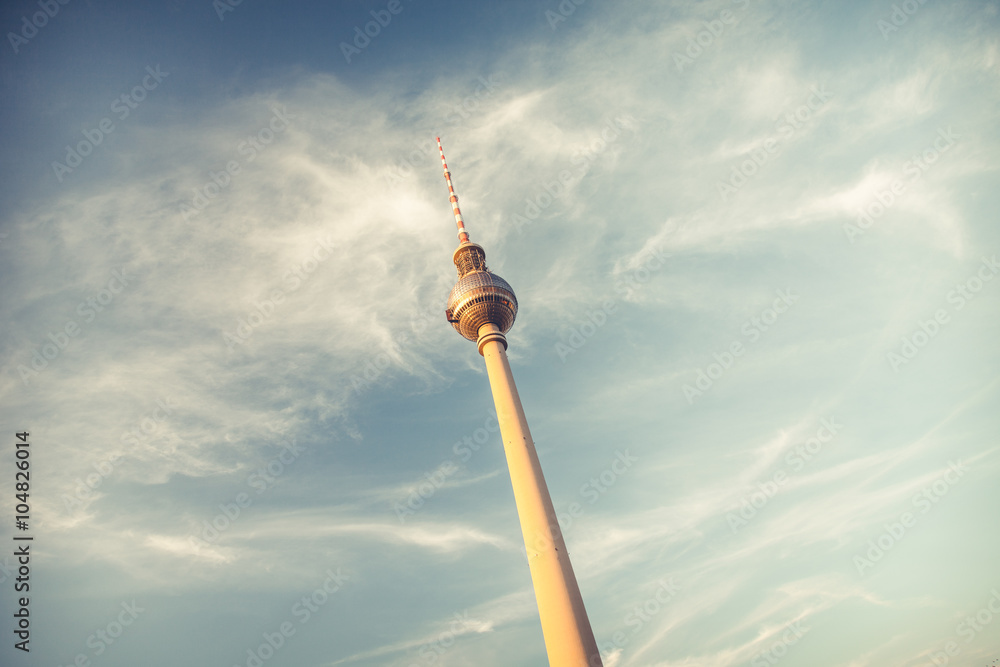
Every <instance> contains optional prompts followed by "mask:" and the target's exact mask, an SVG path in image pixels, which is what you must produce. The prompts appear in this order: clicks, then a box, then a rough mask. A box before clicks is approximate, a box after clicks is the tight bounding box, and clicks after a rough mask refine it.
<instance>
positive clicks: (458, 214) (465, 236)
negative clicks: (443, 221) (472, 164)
mask: <svg viewBox="0 0 1000 667" xmlns="http://www.w3.org/2000/svg"><path fill="white" fill-rule="evenodd" d="M437 142H438V150H439V151H440V152H441V166H442V167H444V180H446V181H448V192H449V194H450V195H451V208H452V210H453V211H454V212H455V224H456V225H458V242H459V243H468V242H469V233H468V232H466V231H465V221H464V220H462V211H461V210H459V208H458V195H456V194H455V188H454V187H453V186H452V184H451V172H450V171H448V163H447V162H445V160H444V148H442V146H441V137H437Z"/></svg>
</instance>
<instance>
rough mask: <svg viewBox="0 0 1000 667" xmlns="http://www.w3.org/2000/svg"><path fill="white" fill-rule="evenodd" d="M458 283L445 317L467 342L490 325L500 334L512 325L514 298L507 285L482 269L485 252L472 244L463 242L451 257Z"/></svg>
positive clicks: (514, 312) (515, 314) (514, 310)
mask: <svg viewBox="0 0 1000 667" xmlns="http://www.w3.org/2000/svg"><path fill="white" fill-rule="evenodd" d="M453 260H454V262H455V267H456V268H457V269H458V276H459V277H458V282H457V283H456V284H455V287H453V288H452V290H451V294H450V295H449V296H448V307H447V309H446V310H445V316H446V317H447V318H448V321H449V322H451V324H452V326H453V327H455V330H456V331H457V332H458V333H460V334H462V336H463V337H465V338H468V339H469V340H471V341H475V340H478V339H479V329H480V327H482V326H483V325H484V324H493V325H495V326H496V327H497V329H499V330H500V332H501V333H507V332H508V331H510V328H511V327H512V326H514V318H515V317H517V297H516V296H514V290H513V288H512V287H511V286H510V284H509V283H508V282H507V281H506V280H504V279H503V278H501V277H500V276H498V275H496V274H495V273H493V272H492V271H490V270H489V269H488V268H487V267H486V253H485V251H483V249H482V247H480V246H479V245H477V244H475V243H470V242H466V243H463V244H462V245H460V246H459V247H458V249H457V250H455V254H454V257H453Z"/></svg>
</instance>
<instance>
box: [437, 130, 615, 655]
mask: <svg viewBox="0 0 1000 667" xmlns="http://www.w3.org/2000/svg"><path fill="white" fill-rule="evenodd" d="M437 143H438V150H440V151H441V165H442V166H443V167H444V178H445V180H446V181H447V182H448V192H449V193H450V195H451V197H450V199H451V207H452V209H454V213H455V224H457V225H458V241H459V244H458V248H457V249H456V250H455V253H454V254H453V255H452V261H453V262H454V263H455V266H456V268H458V282H457V283H456V284H455V287H454V288H452V290H451V295H450V296H449V297H448V308H447V310H446V311H445V316H446V317H447V318H448V321H449V322H451V324H452V326H454V327H455V330H456V331H458V333H460V334H462V336H464V337H465V338H468V339H469V340H472V341H476V343H477V345H478V346H479V354H481V355H483V358H484V359H485V360H486V372H487V374H488V375H489V378H490V389H491V390H492V392H493V403H494V404H495V405H496V409H497V420H498V421H499V422H500V436H501V437H502V438H503V449H504V452H505V453H506V455H507V468H508V470H509V471H510V482H511V485H512V486H513V487H514V501H515V503H516V504H517V516H518V518H519V519H520V521H521V533H522V535H523V536H524V546H525V549H526V551H527V555H528V568H529V569H530V570H531V582H532V584H533V586H534V588H535V601H536V602H537V604H538V615H539V616H540V617H541V621H542V635H543V637H544V638H545V650H546V652H547V653H548V656H549V665H551V666H552V667H601V665H602V664H603V663H602V662H601V654H600V652H599V651H598V649H597V642H596V641H595V640H594V631H593V630H592V629H591V628H590V620H589V619H588V618H587V610H586V609H585V608H584V606H583V596H582V595H580V587H579V586H578V585H577V583H576V575H574V574H573V566H572V565H571V564H570V562H569V554H568V553H567V552H566V543H565V542H564V541H563V536H562V530H560V528H559V520H558V518H556V511H555V508H553V506H552V498H550V497H549V489H548V487H547V486H546V485H545V477H544V476H543V475H542V467H541V465H540V464H539V462H538V454H537V453H536V452H535V443H534V441H533V440H532V439H531V432H530V431H529V430H528V421H527V419H526V418H525V416H524V408H522V407H521V399H520V397H519V396H518V395H517V387H516V386H515V385H514V376H513V375H512V374H511V372H510V363H509V362H508V361H507V337H506V336H505V335H504V334H506V333H507V332H508V331H510V328H511V327H512V326H513V325H514V318H515V317H516V316H517V297H515V296H514V290H513V289H512V288H511V286H510V285H509V284H508V283H507V281H506V280H504V279H503V278H501V277H500V276H498V275H496V274H494V273H492V272H491V271H490V270H489V269H488V268H487V267H486V251H484V250H483V248H482V246H480V245H477V244H475V243H473V242H472V241H470V240H469V233H468V232H467V231H466V230H465V222H464V221H463V220H462V212H461V211H460V210H459V208H458V197H457V196H456V195H455V188H454V187H452V184H451V172H449V171H448V163H447V162H445V159H444V148H442V147H441V138H440V137H438V138H437Z"/></svg>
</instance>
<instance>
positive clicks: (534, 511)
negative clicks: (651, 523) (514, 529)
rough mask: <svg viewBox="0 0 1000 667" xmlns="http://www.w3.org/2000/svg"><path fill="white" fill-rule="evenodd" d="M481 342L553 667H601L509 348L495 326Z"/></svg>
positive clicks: (482, 332)
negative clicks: (517, 384) (519, 391)
mask: <svg viewBox="0 0 1000 667" xmlns="http://www.w3.org/2000/svg"><path fill="white" fill-rule="evenodd" d="M479 340H480V352H481V353H482V355H483V358H484V359H485V360H486V372H487V374H488V375H489V379H490V389H491V390H492V393H493V403H494V405H495V406H496V409H497V420H498V421H499V422H500V437H501V438H503V449H504V453H505V454H506V455H507V468H508V470H509V471H510V481H511V485H512V486H513V488H514V502H515V504H516V505H517V516H518V518H519V519H520V522H521V533H522V534H523V536H524V546H525V549H526V551H527V556H528V567H529V569H530V570H531V582H532V585H533V586H534V589H535V601H536V602H537V604H538V615H539V617H540V618H541V622H542V635H543V637H544V639H545V650H546V652H547V653H548V656H549V665H550V666H551V667H600V665H601V664H602V662H601V657H600V652H599V651H598V649H597V641H596V640H595V639H594V631H593V630H592V629H591V627H590V619H588V618H587V609H586V608H585V607H584V604H583V596H582V595H581V594H580V587H579V585H578V584H577V582H576V575H575V574H574V573H573V565H572V564H571V563H570V560H569V553H567V551H566V543H565V542H564V541H563V536H562V530H561V529H560V528H559V519H558V518H557V516H556V511H555V508H554V507H553V506H552V498H551V497H550V496H549V489H548V486H546V484H545V477H544V476H543V475H542V466H541V464H540V463H539V461H538V454H537V452H536V451H535V443H534V441H533V440H532V439H531V431H529V430H528V420H527V419H526V418H525V416H524V408H523V407H521V398H520V396H518V393H517V386H516V385H515V384H514V376H513V374H512V373H511V370H510V363H509V362H508V361H507V342H506V340H504V336H503V334H502V333H500V332H499V330H498V329H497V328H496V327H495V326H494V325H492V324H486V325H483V327H482V328H481V329H480V337H479Z"/></svg>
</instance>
